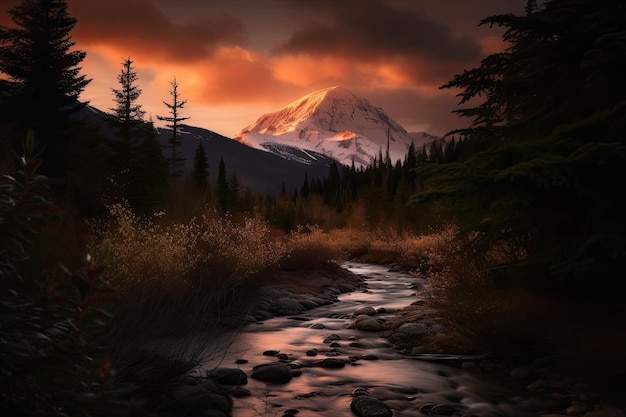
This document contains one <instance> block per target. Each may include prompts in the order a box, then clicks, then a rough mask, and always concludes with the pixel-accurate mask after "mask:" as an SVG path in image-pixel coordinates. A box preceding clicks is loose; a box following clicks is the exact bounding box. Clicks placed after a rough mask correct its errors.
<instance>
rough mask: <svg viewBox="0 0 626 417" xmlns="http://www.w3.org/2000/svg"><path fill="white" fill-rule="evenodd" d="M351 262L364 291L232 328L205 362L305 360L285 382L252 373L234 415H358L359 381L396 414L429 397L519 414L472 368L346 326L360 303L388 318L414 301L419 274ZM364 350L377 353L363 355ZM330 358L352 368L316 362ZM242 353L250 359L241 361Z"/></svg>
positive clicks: (408, 412)
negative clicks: (409, 353)
mask: <svg viewBox="0 0 626 417" xmlns="http://www.w3.org/2000/svg"><path fill="white" fill-rule="evenodd" d="M345 267H346V268H348V269H349V270H351V271H353V272H354V273H357V274H360V275H363V276H364V277H365V279H366V283H367V289H366V290H362V291H357V292H353V293H348V294H342V295H341V296H340V297H339V299H340V301H339V302H338V303H335V304H333V305H330V306H323V307H319V308H316V309H314V310H309V311H306V312H304V313H301V314H300V315H299V316H297V317H277V318H273V319H270V320H267V321H265V322H264V323H262V324H249V325H246V326H244V327H243V328H242V329H241V330H240V331H238V332H237V333H236V334H233V339H232V343H231V344H230V345H229V347H228V349H227V351H226V353H224V356H223V357H220V358H219V360H214V361H211V362H209V363H207V364H206V365H205V366H204V368H205V369H211V368H213V367H216V366H225V367H235V366H240V367H241V369H243V370H244V371H246V373H248V375H250V372H251V370H252V368H253V367H254V366H256V365H259V364H262V363H268V362H274V361H277V359H276V358H272V357H268V356H263V352H264V351H266V350H278V351H280V353H284V354H287V355H288V357H289V360H290V363H292V364H294V365H299V366H302V369H301V370H302V375H301V376H299V377H296V378H292V379H291V381H290V382H289V383H287V384H266V383H263V382H260V381H256V380H253V379H251V378H249V379H248V381H249V382H248V384H247V385H246V388H247V389H249V390H250V391H252V396H250V397H246V398H242V399H240V398H237V399H236V400H235V409H234V411H233V416H234V417H253V416H270V415H277V416H282V414H283V412H284V410H288V409H297V410H299V414H298V417H307V416H328V417H331V416H332V417H348V416H353V414H352V412H351V411H350V402H351V400H352V397H351V395H350V394H351V392H352V391H353V390H354V389H355V388H356V387H367V388H368V389H369V394H370V395H371V396H374V397H376V398H380V399H384V400H385V403H386V404H387V405H389V406H390V407H391V408H392V409H393V411H394V416H419V415H422V414H421V413H420V412H419V411H418V408H419V404H420V403H424V402H433V403H450V402H453V403H454V404H456V405H457V406H458V407H462V408H465V409H466V410H465V411H466V413H468V414H469V413H480V412H489V413H491V414H494V415H508V416H511V415H515V412H514V411H513V410H512V409H511V408H510V405H508V404H506V403H504V402H501V401H500V399H499V398H500V397H504V393H499V392H498V391H499V390H498V389H497V388H495V387H485V384H484V383H483V382H480V381H478V380H476V379H475V378H473V377H472V376H471V375H470V374H469V373H467V372H466V371H463V370H461V369H457V368H452V367H448V366H444V365H439V364H434V363H429V362H424V361H418V360H415V359H409V358H407V357H405V356H404V355H402V354H400V353H399V352H397V351H396V350H395V349H393V348H392V347H391V346H390V345H389V343H388V342H387V341H386V340H385V339H383V338H381V337H380V334H378V333H368V332H362V331H359V330H355V329H347V326H348V323H349V321H350V317H351V315H352V313H353V312H354V311H355V310H356V309H357V308H360V307H364V306H372V307H374V308H375V309H381V308H384V309H385V310H386V311H387V312H386V313H383V314H378V315H377V317H383V318H384V317H386V316H391V315H392V314H393V311H395V310H398V309H401V308H403V307H405V306H407V305H409V304H411V303H412V302H414V301H416V300H417V298H416V297H417V295H416V294H415V290H413V289H411V286H412V285H414V284H415V283H416V280H417V279H416V278H414V277H412V276H410V275H407V274H402V273H397V272H389V271H388V270H387V269H386V268H384V267H380V266H374V265H365V264H359V263H347V264H345ZM312 325H317V326H316V327H319V326H320V325H323V328H322V329H319V328H312V327H311V326H312ZM331 333H332V334H336V335H338V336H339V337H340V340H337V342H336V343H338V346H335V347H330V344H329V343H324V338H326V337H327V336H328V335H329V334H331ZM312 349H316V350H317V351H318V355H317V356H315V357H310V356H307V353H306V352H307V351H309V350H312ZM364 355H371V356H370V357H368V359H369V360H365V359H362V358H363V356H364ZM326 357H334V358H338V359H341V360H343V361H344V362H345V363H346V366H345V367H343V368H340V369H325V368H321V367H319V366H315V364H316V362H317V361H319V360H321V359H324V358H326ZM366 357H367V356H366ZM359 358H360V359H359ZM238 359H245V360H247V361H248V362H247V363H246V364H244V365H235V362H236V361H237V360H238Z"/></svg>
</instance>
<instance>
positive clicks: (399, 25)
mask: <svg viewBox="0 0 626 417" xmlns="http://www.w3.org/2000/svg"><path fill="white" fill-rule="evenodd" d="M288 3H290V5H291V6H292V7H297V8H300V9H306V10H309V11H310V13H311V14H312V15H313V14H314V15H315V16H317V17H318V19H315V18H313V19H311V20H310V21H309V22H304V23H303V24H304V25H305V26H304V27H303V28H302V29H300V30H297V31H296V32H295V33H293V34H292V35H291V36H290V37H289V38H288V39H287V40H286V41H285V42H284V43H282V44H280V45H278V46H277V47H276V48H275V52H277V53H282V54H302V53H304V54H311V55H318V56H333V55H343V56H348V57H352V58H355V59H383V58H386V57H389V56H418V57H421V58H423V59H424V58H425V59H431V60H435V61H441V62H449V63H452V62H466V61H468V60H475V59H477V58H479V57H480V55H481V46H480V44H479V43H478V42H476V41H474V40H472V39H470V38H468V37H456V36H454V34H453V33H452V31H451V30H450V28H448V27H446V26H445V25H442V24H441V23H439V22H437V21H434V20H430V19H428V18H426V17H423V16H420V15H419V14H418V13H417V12H415V11H411V10H406V9H404V10H403V9H399V8H394V7H392V5H391V4H390V3H389V2H387V1H384V0H343V1H334V0H291V1H288Z"/></svg>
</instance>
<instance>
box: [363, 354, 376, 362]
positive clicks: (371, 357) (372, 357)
mask: <svg viewBox="0 0 626 417" xmlns="http://www.w3.org/2000/svg"><path fill="white" fill-rule="evenodd" d="M361 359H363V360H364V361H377V360H378V359H379V358H378V356H376V355H363V356H361Z"/></svg>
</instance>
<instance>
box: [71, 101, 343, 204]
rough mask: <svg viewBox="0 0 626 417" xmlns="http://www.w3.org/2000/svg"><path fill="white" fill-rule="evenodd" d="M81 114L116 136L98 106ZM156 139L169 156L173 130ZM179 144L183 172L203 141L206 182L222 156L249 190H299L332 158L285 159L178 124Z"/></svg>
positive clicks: (318, 175) (214, 175)
mask: <svg viewBox="0 0 626 417" xmlns="http://www.w3.org/2000/svg"><path fill="white" fill-rule="evenodd" d="M80 117H81V118H82V119H83V120H85V121H86V122H87V123H89V124H91V125H93V126H95V127H97V128H98V133H99V134H100V135H102V136H103V137H104V138H108V139H110V140H114V139H115V135H116V134H117V130H116V128H115V127H113V126H112V125H111V124H110V123H109V122H108V120H109V117H108V115H107V114H106V113H104V112H102V111H100V110H98V109H97V108H94V107H91V106H86V107H85V108H84V109H83V110H82V111H81V114H80ZM157 131H158V134H159V141H160V142H161V145H162V146H163V154H164V155H165V157H166V158H167V157H169V155H170V154H169V152H170V149H168V148H167V147H166V145H167V142H168V139H169V138H170V137H171V133H172V131H171V130H169V129H161V128H159V129H157ZM181 133H182V145H181V148H180V152H181V154H180V156H181V157H182V158H184V160H185V171H186V172H190V171H191V170H192V168H193V160H194V155H195V152H196V149H197V147H198V144H199V143H200V142H202V144H203V147H204V150H205V152H206V154H207V160H208V163H209V171H210V172H209V181H210V183H211V184H212V185H215V183H216V181H217V168H218V166H219V160H220V158H224V163H225V165H226V170H227V174H228V176H229V177H230V176H231V175H232V173H233V172H236V173H237V179H238V181H239V185H240V187H241V188H242V189H246V188H247V189H249V190H251V191H253V192H259V193H278V192H280V191H281V188H282V184H283V183H284V184H285V188H286V190H287V191H288V192H292V191H294V190H296V189H299V188H300V187H301V186H302V184H303V183H304V178H305V176H308V178H309V179H311V178H320V179H321V178H324V177H325V176H326V175H327V174H328V167H329V166H330V164H331V163H332V162H336V161H334V160H333V159H331V158H329V157H327V156H325V155H322V154H319V153H316V152H310V151H308V152H306V153H304V152H302V153H301V155H300V157H299V158H298V157H297V156H298V155H295V156H296V157H294V158H293V159H285V158H282V157H280V156H279V155H276V154H273V153H269V152H265V151H261V150H258V149H253V148H251V147H249V146H246V145H244V144H241V143H239V142H237V141H234V140H232V139H231V138H228V137H226V136H222V135H220V134H218V133H215V132H213V131H210V130H207V129H203V128H199V127H194V126H188V125H183V126H181ZM302 161H305V162H302Z"/></svg>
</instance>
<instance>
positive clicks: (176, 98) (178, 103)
mask: <svg viewBox="0 0 626 417" xmlns="http://www.w3.org/2000/svg"><path fill="white" fill-rule="evenodd" d="M170 84H171V86H172V89H171V90H170V95H171V96H172V102H171V103H167V102H165V101H164V102H163V104H165V105H166V106H167V108H168V109H169V110H170V116H157V119H159V120H162V121H165V122H167V127H169V128H170V129H172V135H171V136H170V138H169V140H168V147H169V148H170V149H171V156H170V158H169V164H170V176H171V177H173V178H176V177H180V176H181V175H183V169H182V168H183V165H184V159H183V158H181V157H180V150H179V148H180V146H181V145H182V140H181V138H180V124H181V122H183V121H185V120H188V119H189V117H181V116H180V111H181V109H182V108H183V107H184V106H185V104H187V100H181V99H180V95H179V93H178V82H177V81H176V77H174V79H173V80H172V81H171V82H170Z"/></svg>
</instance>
